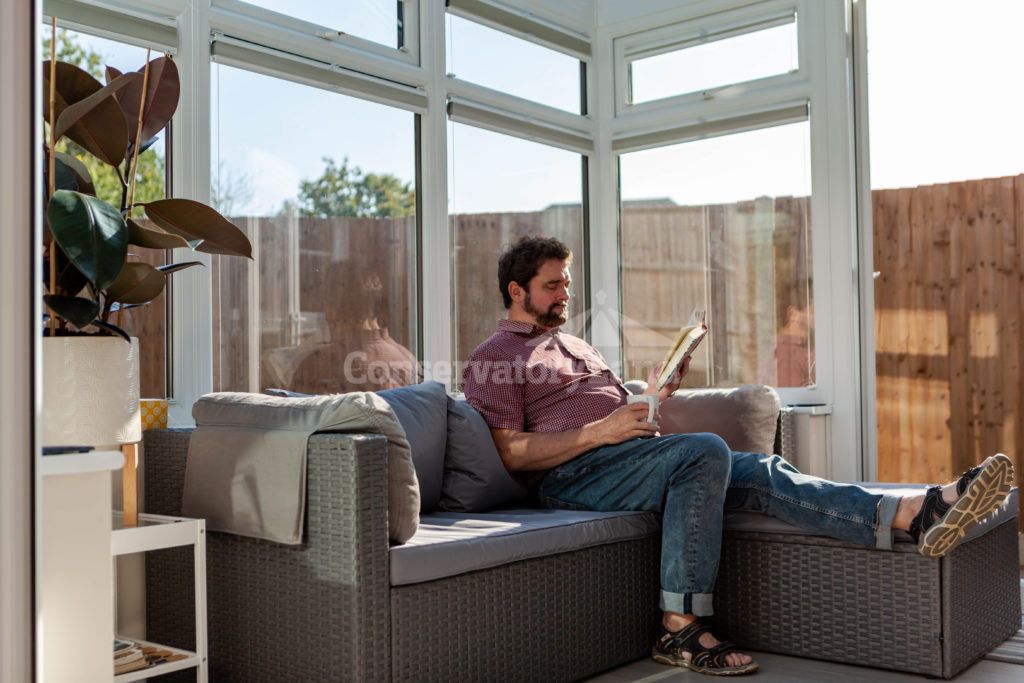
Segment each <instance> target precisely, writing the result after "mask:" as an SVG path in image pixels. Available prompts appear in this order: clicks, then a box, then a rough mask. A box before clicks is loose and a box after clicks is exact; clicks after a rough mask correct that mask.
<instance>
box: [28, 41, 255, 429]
mask: <svg viewBox="0 0 1024 683" xmlns="http://www.w3.org/2000/svg"><path fill="white" fill-rule="evenodd" d="M43 76H44V77H43V99H44V106H43V116H44V118H45V119H46V123H47V124H48V128H47V130H48V133H47V136H46V138H47V139H46V141H45V143H44V144H45V153H46V154H45V158H46V169H45V170H44V179H45V186H46V189H45V200H46V204H45V212H44V216H45V218H44V230H43V233H44V244H43V247H44V253H43V261H44V267H43V275H44V280H45V282H44V289H45V295H44V303H45V307H46V308H45V311H46V312H45V316H44V325H45V327H44V340H43V366H44V373H43V374H44V411H45V412H44V419H43V429H42V433H43V444H44V445H69V444H76V445H94V446H101V445H113V444H117V443H129V442H132V441H138V440H139V439H140V438H141V436H140V434H139V418H138V415H139V412H138V411H139V404H138V400H139V390H138V386H139V384H138V346H137V343H138V340H137V339H132V338H130V337H129V335H128V333H127V332H125V331H124V330H123V329H122V328H121V326H120V324H119V323H120V316H121V311H123V310H124V309H127V308H131V307H133V306H142V305H144V304H146V303H148V302H150V301H152V300H153V299H155V298H156V297H158V296H159V295H160V294H161V293H162V292H163V291H164V288H165V286H166V284H167V278H168V277H169V276H170V275H171V274H172V273H174V272H177V271H179V270H182V269H184V268H189V267H191V266H196V265H201V263H199V262H198V261H188V262H184V263H171V264H167V265H162V266H152V265H149V264H148V263H142V262H139V261H132V260H131V259H130V257H131V255H132V251H133V250H135V249H160V250H165V249H173V248H179V247H187V248H191V249H193V250H195V251H201V252H206V253H211V254H224V255H233V256H243V257H246V258H252V246H251V244H250V243H249V240H248V238H246V236H245V234H244V233H242V231H241V230H239V229H238V228H237V227H235V226H234V225H232V224H231V223H230V222H229V221H228V220H227V219H226V218H224V217H223V216H221V215H220V214H219V213H218V212H217V211H215V210H214V209H212V208H210V207H208V206H206V205H204V204H202V203H200V202H196V201H192V200H188V199H161V200H157V201H150V202H145V203H142V202H140V203H136V202H135V196H134V195H135V184H136V183H135V180H136V179H135V175H136V165H137V163H138V156H139V154H141V153H142V152H144V151H145V150H146V149H147V148H148V147H149V146H151V145H152V144H153V143H154V142H155V141H156V136H157V134H158V133H159V132H160V131H161V130H163V128H164V127H165V126H166V125H167V124H168V122H169V121H170V120H171V117H172V116H173V115H174V111H175V110H176V109H177V105H178V95H179V90H180V81H179V76H178V70H177V67H176V66H175V64H174V62H173V61H172V60H171V59H170V58H169V57H158V58H156V59H153V60H152V61H149V60H148V54H147V63H146V64H145V65H144V66H143V67H142V68H141V69H139V70H138V71H135V72H131V73H120V72H119V71H117V70H116V69H113V68H111V67H107V69H106V83H105V84H104V83H100V82H99V81H98V80H97V79H96V78H94V77H93V76H91V75H90V74H89V73H87V72H86V71H84V70H82V69H80V68H78V67H76V66H74V65H72V64H68V63H66V62H60V61H57V60H56V59H55V58H54V57H53V56H51V58H50V60H49V61H47V62H44V64H43ZM65 138H66V139H67V140H69V141H71V142H73V143H75V144H76V145H77V146H78V147H80V148H81V149H82V150H84V153H88V154H90V155H92V156H94V157H95V158H96V159H98V160H99V161H100V162H102V163H103V164H106V165H108V166H110V167H111V168H113V170H114V172H115V173H116V175H117V179H118V181H119V182H120V186H121V193H120V195H121V196H120V205H119V206H116V207H115V206H112V205H111V204H110V203H109V202H107V201H104V199H101V198H100V197H98V196H97V195H96V188H95V185H94V182H93V178H92V177H91V175H90V173H89V171H88V169H87V168H86V166H85V165H84V164H83V163H81V161H80V160H79V159H78V158H76V157H75V156H73V155H72V154H68V153H65V152H60V151H58V143H59V142H60V141H61V140H62V139H65ZM140 214H144V216H145V217H146V218H148V219H149V221H151V224H146V221H143V220H141V215H140Z"/></svg>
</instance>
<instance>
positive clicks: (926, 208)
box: [872, 176, 1024, 482]
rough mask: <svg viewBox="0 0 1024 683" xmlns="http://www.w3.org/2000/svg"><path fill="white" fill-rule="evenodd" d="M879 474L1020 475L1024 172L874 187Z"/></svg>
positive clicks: (897, 477) (902, 477) (919, 477)
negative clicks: (998, 469) (1003, 463)
mask: <svg viewBox="0 0 1024 683" xmlns="http://www.w3.org/2000/svg"><path fill="white" fill-rule="evenodd" d="M872 205H873V209H872V210H873V215H874V235H875V239H874V252H875V259H874V260H875V266H874V268H875V270H876V271H878V272H879V275H878V278H877V280H876V282H875V335H876V371H877V381H878V394H877V395H878V403H877V406H878V471H879V477H880V478H881V479H883V480H884V481H919V482H922V481H936V480H940V481H941V480H946V479H948V478H950V477H951V476H953V475H955V474H957V473H959V472H960V471H961V470H964V469H966V468H967V467H970V466H972V465H974V464H975V463H977V462H979V461H980V460H982V459H983V458H985V457H986V456H988V455H990V454H992V453H995V452H997V451H1003V452H1005V453H1007V454H1008V455H1009V456H1010V457H1011V458H1013V459H1014V462H1015V465H1016V469H1017V473H1018V482H1020V481H1021V479H1020V476H1021V475H1020V473H1021V472H1022V470H1024V452H1022V446H1024V411H1022V405H1021V384H1022V382H1024V374H1022V372H1021V368H1022V365H1024V344H1022V342H1021V332H1022V330H1021V317H1022V311H1024V252H1022V248H1024V176H1016V177H1010V178H994V179H986V180H972V181H967V182H961V183H951V184H946V185H931V186H926V187H917V188H912V189H898V190H876V191H875V192H873V193H872Z"/></svg>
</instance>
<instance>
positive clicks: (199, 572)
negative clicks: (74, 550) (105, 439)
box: [110, 511, 208, 683]
mask: <svg viewBox="0 0 1024 683" xmlns="http://www.w3.org/2000/svg"><path fill="white" fill-rule="evenodd" d="M189 545H190V546H192V556H193V559H194V570H195V571H194V574H195V602H196V604H195V614H196V630H195V632H196V651H195V652H188V651H186V650H179V649H177V648H173V647H168V646H166V645H162V644H160V643H149V642H146V641H136V642H140V644H142V645H152V646H154V647H158V648H160V649H163V650H170V651H172V652H174V653H176V654H182V655H185V657H184V658H183V659H179V660H177V661H174V662H168V663H166V664H158V665H157V666H153V667H149V668H146V669H139V670H137V671H130V672H128V673H124V674H120V675H119V676H114V681H115V683H128V682H129V681H141V680H145V679H147V678H151V677H153V676H159V675H161V674H166V673H171V672H172V671H179V670H181V669H190V668H195V670H196V681H198V683H207V676H208V673H207V656H206V655H207V653H206V522H205V520H202V519H189V518H187V517H165V516H163V515H147V514H140V515H139V524H138V526H134V527H126V526H124V520H123V518H122V516H121V513H120V512H116V511H115V512H114V520H113V532H112V534H111V536H110V553H111V555H112V556H114V557H117V556H118V555H130V554H132V553H145V552H148V551H150V550H161V549H164V548H177V547H181V546H189Z"/></svg>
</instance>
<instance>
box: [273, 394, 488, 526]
mask: <svg viewBox="0 0 1024 683" xmlns="http://www.w3.org/2000/svg"><path fill="white" fill-rule="evenodd" d="M264 393H267V394H270V395H271V396H286V397H291V398H301V397H304V396H309V394H301V393H299V392H297V391H288V390H287V389H267V390H266V391H265V392H264ZM377 395H378V396H380V397H381V398H383V399H384V400H385V401H387V402H388V405H389V406H391V409H392V410H393V411H395V417H397V418H398V423H399V424H400V425H402V429H404V430H405V436H406V438H407V439H408V440H409V446H410V449H411V450H412V464H413V467H415V468H416V479H417V480H419V485H420V512H430V511H432V510H436V509H437V506H438V503H440V501H441V480H442V479H443V477H444V467H445V464H444V460H445V444H446V443H447V441H448V419H447V418H448V394H447V392H445V389H444V385H443V384H441V383H440V382H424V383H422V384H410V385H409V386H407V387H398V388H397V389H384V390H383V391H378V392H377ZM478 417H479V416H478ZM480 419H481V420H483V418H480ZM487 438H488V440H489V439H490V432H488V434H487ZM491 448H494V445H493V444H492V445H491ZM495 457H497V454H495Z"/></svg>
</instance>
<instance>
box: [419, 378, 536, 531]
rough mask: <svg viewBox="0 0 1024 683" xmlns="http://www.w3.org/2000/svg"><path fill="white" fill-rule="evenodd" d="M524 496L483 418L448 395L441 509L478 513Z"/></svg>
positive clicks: (520, 485)
mask: <svg viewBox="0 0 1024 683" xmlns="http://www.w3.org/2000/svg"><path fill="white" fill-rule="evenodd" d="M399 419H401V418H399ZM526 495H527V491H526V488H525V487H524V486H523V485H522V484H520V483H519V482H518V481H516V480H515V479H513V478H512V475H510V474H509V473H508V470H506V469H505V465H504V464H502V462H501V456H499V455H498V450H497V449H496V448H495V447H494V440H493V439H492V438H491V430H490V429H489V428H488V427H487V423H486V422H485V421H484V418H483V416H482V415H480V413H478V412H477V410H476V408H474V407H473V406H471V405H469V403H467V402H466V400H465V397H464V396H462V395H456V396H454V397H453V396H449V397H448V447H447V450H446V452H445V461H444V482H443V483H442V487H441V508H442V509H444V510H451V511H452V512H482V511H484V510H490V509H492V508H496V507H499V506H501V505H506V504H508V503H511V502H514V501H517V500H520V499H522V498H525V497H526Z"/></svg>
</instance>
